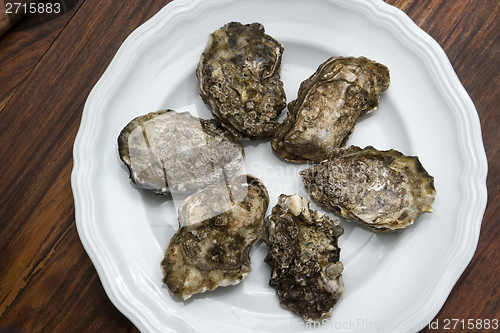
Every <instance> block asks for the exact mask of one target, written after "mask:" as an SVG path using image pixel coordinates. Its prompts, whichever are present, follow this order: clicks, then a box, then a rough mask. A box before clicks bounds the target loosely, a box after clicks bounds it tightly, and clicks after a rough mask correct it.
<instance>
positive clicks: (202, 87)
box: [196, 22, 286, 139]
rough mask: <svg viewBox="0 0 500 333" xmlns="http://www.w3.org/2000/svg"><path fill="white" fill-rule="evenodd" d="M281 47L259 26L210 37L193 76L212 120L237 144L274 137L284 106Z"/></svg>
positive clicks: (229, 27) (233, 27)
mask: <svg viewBox="0 0 500 333" xmlns="http://www.w3.org/2000/svg"><path fill="white" fill-rule="evenodd" d="M282 54H283V45H282V44H281V43H280V42H278V41H276V40H275V39H274V38H272V37H271V36H269V35H266V34H265V33H264V27H263V26H262V24H260V23H252V24H247V25H243V24H241V23H239V22H231V23H228V24H226V25H224V26H223V27H222V28H220V29H218V30H216V31H215V32H214V33H212V34H211V35H210V36H209V40H208V43H207V46H206V48H205V51H204V52H203V54H202V55H201V57H200V61H199V65H198V69H197V71H196V76H197V78H198V86H199V91H200V95H201V97H202V99H203V101H204V102H205V103H206V104H208V105H209V106H210V107H211V109H212V114H213V116H214V118H215V119H216V120H217V121H218V122H219V123H221V125H222V126H223V127H224V128H226V129H227V130H228V131H230V132H231V133H233V134H234V135H235V136H237V137H238V138H239V139H258V138H264V137H270V136H272V135H273V133H274V130H275V128H276V126H277V125H278V121H277V119H278V116H279V115H280V113H281V110H283V109H284V108H285V106H286V96H285V91H284V89H283V82H281V81H280V70H281V57H282Z"/></svg>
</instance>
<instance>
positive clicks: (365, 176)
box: [300, 146, 436, 232]
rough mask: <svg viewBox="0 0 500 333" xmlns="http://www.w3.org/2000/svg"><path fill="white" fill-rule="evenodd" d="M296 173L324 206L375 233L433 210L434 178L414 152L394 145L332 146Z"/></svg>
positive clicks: (401, 226) (392, 229)
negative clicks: (384, 147) (382, 147)
mask: <svg viewBox="0 0 500 333" xmlns="http://www.w3.org/2000/svg"><path fill="white" fill-rule="evenodd" d="M300 175H301V176H302V178H303V182H304V185H305V187H306V189H307V190H308V191H309V193H310V194H311V197H312V198H313V199H314V200H316V201H318V202H319V203H321V205H322V206H323V207H324V208H325V209H327V210H329V211H332V212H334V213H337V214H339V215H341V216H343V217H344V218H346V219H347V220H348V221H359V222H361V223H363V224H364V225H366V226H368V227H370V228H371V229H373V230H375V231H380V232H391V231H395V230H400V229H403V228H405V227H407V226H409V225H410V224H412V223H413V222H414V221H415V219H416V218H417V217H418V216H419V215H421V214H423V213H425V212H432V203H433V202H434V199H435V197H436V189H435V188H434V178H433V177H432V176H430V175H429V174H428V173H427V171H426V170H425V169H424V167H423V166H422V164H421V163H420V161H419V159H418V157H416V156H405V155H403V154H402V153H400V152H399V151H396V150H394V149H391V150H388V151H379V150H377V149H375V148H373V147H366V148H364V149H361V148H360V147H357V146H351V147H349V148H346V149H337V150H336V151H335V152H334V154H333V155H332V156H331V157H330V159H328V160H325V161H323V162H321V163H319V164H317V165H315V166H313V167H311V168H309V169H305V170H302V171H301V172H300Z"/></svg>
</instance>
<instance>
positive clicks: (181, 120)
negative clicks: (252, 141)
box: [118, 110, 244, 194]
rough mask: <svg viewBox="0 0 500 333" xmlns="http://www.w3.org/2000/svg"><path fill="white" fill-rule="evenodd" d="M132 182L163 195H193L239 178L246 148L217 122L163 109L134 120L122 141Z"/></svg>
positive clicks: (119, 148) (119, 142) (120, 140)
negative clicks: (228, 180) (223, 181)
mask: <svg viewBox="0 0 500 333" xmlns="http://www.w3.org/2000/svg"><path fill="white" fill-rule="evenodd" d="M118 151H119V154H120V159H121V160H122V161H123V163H125V165H126V166H127V168H128V170H129V173H130V179H131V180H132V181H133V182H134V183H135V184H136V185H137V186H139V187H142V188H146V189H150V190H152V191H154V192H155V193H158V194H167V193H170V191H171V190H174V191H178V192H185V191H193V190H196V189H199V188H202V187H204V186H206V185H209V184H215V183H218V182H219V181H221V180H222V179H224V177H230V176H232V175H234V174H235V173H236V172H237V171H238V170H239V169H240V168H241V167H242V165H243V154H244V151H243V147H242V146H241V144H240V143H239V141H238V140H237V139H236V138H235V137H234V136H233V135H232V134H231V133H229V132H228V131H226V130H224V129H223V128H222V127H220V125H219V124H217V122H215V121H214V120H204V119H199V118H197V117H193V116H192V115H191V114H190V113H189V112H182V113H178V112H176V111H173V110H160V111H156V112H151V113H148V114H146V115H143V116H140V117H137V118H135V119H133V120H132V121H131V122H130V123H128V125H127V126H125V128H124V129H123V130H122V131H121V133H120V136H119V137H118Z"/></svg>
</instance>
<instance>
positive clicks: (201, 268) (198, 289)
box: [161, 175, 269, 299]
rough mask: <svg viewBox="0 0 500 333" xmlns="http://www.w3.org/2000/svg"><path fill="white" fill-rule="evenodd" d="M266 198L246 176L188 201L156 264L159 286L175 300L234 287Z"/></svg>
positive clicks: (257, 235)
mask: <svg viewBox="0 0 500 333" xmlns="http://www.w3.org/2000/svg"><path fill="white" fill-rule="evenodd" d="M268 205H269V195H268V193H267V189H266V187H265V186H264V184H263V183H262V182H261V181H260V180H259V179H257V178H255V177H254V176H251V175H241V176H237V177H233V178H232V179H231V180H229V182H228V183H227V184H225V183H223V184H217V185H211V186H208V187H206V188H205V189H202V190H199V191H198V192H196V193H195V194H193V195H191V196H189V197H188V198H187V199H186V200H185V201H184V202H183V203H182V205H181V207H179V224H180V228H179V230H178V231H177V232H176V233H175V234H174V236H173V237H172V239H171V240H170V242H169V244H168V246H167V249H166V251H165V257H164V259H163V260H162V262H161V268H162V271H163V276H164V278H163V282H164V283H165V284H166V285H167V287H168V288H169V290H170V291H171V292H172V293H173V294H174V295H175V296H177V297H181V298H183V299H188V298H189V297H191V296H192V295H193V294H197V293H203V292H205V291H207V290H214V289H215V288H217V287H219V286H229V285H235V284H238V283H239V282H241V281H242V280H243V279H244V278H245V277H246V276H247V275H248V274H249V273H250V272H251V270H252V268H251V266H250V255H249V252H250V249H251V248H252V246H253V245H254V244H255V243H256V242H257V241H258V240H259V239H261V237H262V229H263V226H264V216H265V213H266V211H267V207H268Z"/></svg>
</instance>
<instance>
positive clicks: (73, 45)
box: [0, 0, 500, 333]
mask: <svg viewBox="0 0 500 333" xmlns="http://www.w3.org/2000/svg"><path fill="white" fill-rule="evenodd" d="M174 1H175V0H174ZM63 2H64V3H65V11H64V13H61V14H59V15H52V16H47V15H45V16H44V15H43V14H35V15H33V14H30V15H26V16H25V17H23V18H22V19H21V20H20V21H19V22H18V23H17V24H16V25H15V26H14V27H13V28H11V29H10V30H9V31H8V32H6V33H5V34H4V35H2V36H1V37H0V159H1V163H0V175H1V176H0V191H1V192H0V264H1V269H0V332H9V333H10V332H23V333H25V332H27V333H31V332H64V333H67V332H138V330H137V329H136V328H135V327H134V325H133V324H132V323H131V322H130V321H129V320H128V319H127V318H126V317H125V316H123V315H122V314H121V313H120V312H119V311H118V310H117V309H116V308H115V307H114V306H113V304H112V303H111V302H110V301H109V299H108V298H107V296H106V294H105V292H104V289H103V287H102V285H101V283H100V281H99V277H98V276H97V273H96V271H95V269H94V267H93V265H92V263H91V261H90V259H89V257H88V256H87V254H86V252H85V251H84V249H83V246H82V244H81V243H80V240H79V238H78V234H77V231H76V228H75V214H74V213H75V212H74V203H73V196H72V191H71V186H70V176H71V170H72V167H73V160H72V149H73V142H74V139H75V137H76V133H77V131H78V127H79V124H80V119H81V114H82V110H83V105H84V103H85V100H86V98H87V96H88V94H89V92H90V90H91V89H92V87H93V86H94V84H95V83H96V82H97V80H98V79H99V77H100V76H101V75H102V73H103V72H104V70H105V69H106V67H107V66H108V64H109V62H110V61H111V59H112V57H113V56H114V54H115V53H116V51H117V50H118V48H119V47H120V45H121V43H122V42H123V40H124V39H125V38H126V37H127V36H128V35H129V34H130V33H131V32H132V31H133V30H134V29H135V28H137V27H138V26H139V25H140V24H142V23H143V22H145V21H146V20H147V19H149V18H150V17H151V16H153V15H154V14H155V13H156V12H158V11H159V10H160V9H161V8H162V7H163V6H165V5H166V4H167V3H168V2H170V1H169V0H144V1H111V0H101V1H92V0H74V1H63ZM387 2H388V3H389V4H392V5H394V6H396V7H398V8H400V9H402V10H403V11H404V12H406V13H407V14H408V15H409V16H410V17H411V18H412V19H413V20H414V21H415V22H416V23H417V24H418V25H419V26H420V27H421V28H422V29H423V30H424V31H426V32H427V33H429V34H430V35H431V36H432V37H433V38H434V39H436V40H437V42H438V43H439V44H440V45H441V46H442V47H443V49H444V50H445V52H446V54H447V55H448V57H449V59H450V61H451V63H452V65H453V68H454V69H455V71H456V72H457V74H458V77H459V78H460V80H461V82H462V84H463V85H464V87H465V89H466V90H467V92H468V93H469V95H470V96H471V98H472V100H473V102H474V104H475V106H476V108H477V111H478V114H479V117H480V120H481V126H482V135H483V140H484V146H485V149H486V154H487V156H488V164H489V172H488V178H487V188H488V206H487V208H486V212H485V215H484V219H483V222H482V227H481V236H480V239H479V244H478V247H477V251H476V253H475V255H474V257H473V259H472V261H471V263H470V264H469V266H468V267H467V269H466V270H465V272H464V273H463V274H462V276H461V277H460V279H459V280H458V282H457V283H456V285H455V287H454V288H453V290H452V292H451V294H450V296H449V297H448V300H447V301H446V303H445V304H444V306H443V308H442V310H441V311H440V312H439V314H438V315H437V317H436V319H438V320H439V321H440V322H443V321H444V320H445V319H453V318H456V319H465V320H467V319H499V320H500V307H499V303H500V291H499V287H500V282H499V276H500V248H499V242H498V241H497V235H500V223H499V222H500V221H499V218H498V211H499V209H500V205H499V202H500V200H499V199H500V195H499V190H500V163H499V162H498V160H499V158H500V156H499V155H500V154H499V152H500V110H499V105H500V88H499V87H500V75H499V71H498V68H499V66H500V2H499V1H498V0H455V1H450V0H387ZM0 10H1V9H0ZM424 331H433V330H428V329H425V330H424ZM452 331H453V330H452ZM455 331H458V330H455ZM477 331H480V330H477Z"/></svg>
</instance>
